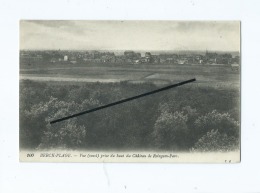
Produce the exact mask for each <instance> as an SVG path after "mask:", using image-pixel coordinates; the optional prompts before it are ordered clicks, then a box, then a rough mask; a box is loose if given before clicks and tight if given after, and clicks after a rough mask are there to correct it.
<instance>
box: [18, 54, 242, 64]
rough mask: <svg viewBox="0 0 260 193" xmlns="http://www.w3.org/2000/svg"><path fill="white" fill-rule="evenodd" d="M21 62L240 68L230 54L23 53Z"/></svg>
mask: <svg viewBox="0 0 260 193" xmlns="http://www.w3.org/2000/svg"><path fill="white" fill-rule="evenodd" d="M20 61H21V62H22V63H27V64H29V65H31V64H33V63H36V62H50V63H64V64H66V63H72V64H76V63H121V64H124V63H128V64H153V63H155V64H160V63H161V64H179V65H233V66H239V64H240V57H239V56H234V57H233V56H232V54H230V53H221V54H219V53H216V52H208V51H206V52H205V54H174V53H164V54H157V55H155V54H152V53H151V52H145V53H144V54H143V55H142V54H141V53H139V52H134V51H125V52H124V53H123V54H120V55H115V54H114V52H100V51H21V52H20Z"/></svg>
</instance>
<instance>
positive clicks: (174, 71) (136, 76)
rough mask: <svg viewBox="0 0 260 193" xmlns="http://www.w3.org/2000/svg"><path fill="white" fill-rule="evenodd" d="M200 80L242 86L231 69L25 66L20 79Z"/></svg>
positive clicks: (88, 80)
mask: <svg viewBox="0 0 260 193" xmlns="http://www.w3.org/2000/svg"><path fill="white" fill-rule="evenodd" d="M194 77H195V78H196V79H197V81H196V83H197V84H200V85H207V86H213V87H219V86H220V87H222V86H225V87H238V86H239V78H240V76H239V70H238V69H233V68H231V67H230V66H209V65H208V66H202V65H171V64H167V65H165V64H164V65H163V64H69V65H68V64H46V65H31V66H26V65H21V68H20V79H29V80H37V81H73V82H75V81H77V82H97V81H99V82H120V81H127V82H133V83H140V82H152V83H155V84H168V83H171V82H178V81H183V80H187V79H191V78H194Z"/></svg>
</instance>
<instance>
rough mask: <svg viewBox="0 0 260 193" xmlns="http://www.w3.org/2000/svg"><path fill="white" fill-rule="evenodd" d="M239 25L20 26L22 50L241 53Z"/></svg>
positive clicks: (59, 22) (108, 23)
mask: <svg viewBox="0 0 260 193" xmlns="http://www.w3.org/2000/svg"><path fill="white" fill-rule="evenodd" d="M239 39H240V22H228V21H225V22H224V21H221V22H219V21H218V22H214V21H208V22H202V21H188V22H187V21H76V20H75V21H64V20H57V21H55V20H51V21H43V20H36V21H35V20H31V21H30V20H29V21H28V20H27V21H21V22H20V50H103V51H106V50H107V51H109V50H110V51H124V50H135V51H206V50H208V51H211V52H212V51H230V52H233V51H238V52H240V41H238V40H239Z"/></svg>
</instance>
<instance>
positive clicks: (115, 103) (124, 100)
mask: <svg viewBox="0 0 260 193" xmlns="http://www.w3.org/2000/svg"><path fill="white" fill-rule="evenodd" d="M194 81H196V79H195V78H193V79H190V80H186V81H183V82H179V83H177V84H173V85H170V86H166V87H163V88H160V89H157V90H153V91H150V92H147V93H143V94H140V95H137V96H133V97H130V98H126V99H123V100H120V101H116V102H113V103H110V104H107V105H103V106H100V107H97V108H94V109H90V110H87V111H83V112H80V113H76V114H73V115H70V116H67V117H63V118H60V119H56V120H53V121H51V122H50V124H53V123H57V122H60V121H64V120H67V119H70V118H73V117H77V116H80V115H84V114H87V113H92V112H94V111H98V110H101V109H104V108H108V107H112V106H115V105H118V104H121V103H125V102H128V101H131V100H135V99H138V98H141V97H145V96H148V95H151V94H155V93H158V92H161V91H165V90H168V89H171V88H174V87H178V86H181V85H184V84H188V83H190V82H194Z"/></svg>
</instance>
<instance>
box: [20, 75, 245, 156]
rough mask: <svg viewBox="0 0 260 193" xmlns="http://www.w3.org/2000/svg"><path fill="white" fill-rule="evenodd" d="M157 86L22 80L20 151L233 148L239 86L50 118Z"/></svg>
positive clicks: (179, 91) (182, 90)
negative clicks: (84, 113) (26, 149)
mask: <svg viewBox="0 0 260 193" xmlns="http://www.w3.org/2000/svg"><path fill="white" fill-rule="evenodd" d="M154 89H157V86H155V85H154V84H150V83H143V84H131V83H126V82H120V83H84V84H76V83H75V84H67V85H66V83H59V84H46V83H42V82H33V81H27V80H26V81H21V82H20V148H28V149H51V148H66V149H100V150H128V149H129V150H150V151H151V150H155V151H156V150H159V151H160V150H170V151H221V152H225V151H232V150H236V149H239V139H240V123H239V114H240V112H239V95H240V94H239V91H238V90H231V89H226V90H218V89H215V88H201V87H193V86H192V85H191V86H183V87H179V88H176V89H172V90H170V91H166V92H160V93H157V94H155V95H151V96H147V97H145V98H142V99H137V100H135V101H131V102H128V103H124V104H121V105H118V106H114V107H111V108H107V109H103V110H101V111H97V112H94V113H91V114H87V115H83V116H80V117H77V118H73V119H70V120H67V121H63V122H59V123H56V124H52V125H50V124H49V122H50V120H54V119H57V118H61V117H64V116H67V115H70V114H74V113H77V112H81V111H83V110H87V109H91V108H94V107H98V106H100V105H105V104H108V103H111V102H114V101H117V100H120V99H123V98H127V97H131V96H134V95H137V94H141V93H144V92H147V91H151V90H154Z"/></svg>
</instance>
